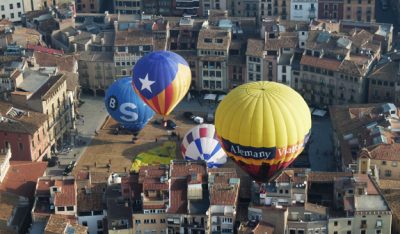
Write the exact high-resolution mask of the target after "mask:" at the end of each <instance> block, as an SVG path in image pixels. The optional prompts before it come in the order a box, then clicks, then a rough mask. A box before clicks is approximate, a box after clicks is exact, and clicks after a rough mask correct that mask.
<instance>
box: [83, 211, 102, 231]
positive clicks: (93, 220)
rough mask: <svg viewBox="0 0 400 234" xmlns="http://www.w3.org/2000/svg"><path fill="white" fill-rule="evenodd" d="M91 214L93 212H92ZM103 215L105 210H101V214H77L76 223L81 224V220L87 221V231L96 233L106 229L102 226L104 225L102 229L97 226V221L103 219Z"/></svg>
mask: <svg viewBox="0 0 400 234" xmlns="http://www.w3.org/2000/svg"><path fill="white" fill-rule="evenodd" d="M92 214H93V212H92ZM105 216H106V212H105V211H103V214H102V215H92V216H78V223H79V224H80V225H82V224H83V222H87V227H88V231H89V233H97V232H98V231H102V230H105V229H107V227H104V226H103V228H102V229H98V228H97V221H103V219H104V217H105Z"/></svg>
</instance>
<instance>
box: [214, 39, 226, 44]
mask: <svg viewBox="0 0 400 234" xmlns="http://www.w3.org/2000/svg"><path fill="white" fill-rule="evenodd" d="M215 42H216V43H218V44H221V43H223V42H224V40H223V39H221V38H217V39H215Z"/></svg>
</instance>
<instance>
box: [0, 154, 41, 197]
mask: <svg viewBox="0 0 400 234" xmlns="http://www.w3.org/2000/svg"><path fill="white" fill-rule="evenodd" d="M46 168H47V163H46V162H28V161H11V162H10V167H9V169H8V172H7V174H6V176H5V178H4V180H3V182H2V183H1V184H0V190H3V191H8V192H12V193H14V194H17V195H20V196H24V197H28V198H32V197H33V196H34V193H35V187H36V181H37V179H38V178H39V177H41V176H43V174H44V173H45V171H46ZM27 171H29V173H26V172H27Z"/></svg>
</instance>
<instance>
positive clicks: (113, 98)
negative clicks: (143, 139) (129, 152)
mask: <svg viewBox="0 0 400 234" xmlns="http://www.w3.org/2000/svg"><path fill="white" fill-rule="evenodd" d="M104 101H105V105H106V108H107V111H108V113H109V114H110V115H111V117H112V118H113V119H115V120H116V121H117V122H119V123H120V124H121V125H122V126H123V127H124V128H126V129H129V130H131V131H133V132H138V131H140V130H141V129H142V128H143V127H144V126H145V125H146V124H147V122H149V120H150V119H151V118H152V117H153V115H154V111H153V110H152V109H151V108H150V107H149V106H148V105H147V104H146V103H144V102H143V101H142V99H141V98H140V97H139V96H138V95H137V94H136V93H135V91H133V87H132V78H130V77H125V78H121V79H119V80H117V81H115V82H114V83H113V84H112V85H111V86H110V87H109V88H108V89H107V92H106V96H105V100H104Z"/></svg>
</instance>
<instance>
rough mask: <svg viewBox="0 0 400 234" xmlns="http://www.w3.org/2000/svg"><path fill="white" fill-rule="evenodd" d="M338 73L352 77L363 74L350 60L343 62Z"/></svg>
mask: <svg viewBox="0 0 400 234" xmlns="http://www.w3.org/2000/svg"><path fill="white" fill-rule="evenodd" d="M338 70H339V71H340V72H343V73H345V74H349V75H352V76H362V75H364V73H363V72H362V71H361V70H360V68H359V67H358V66H357V65H356V64H355V62H354V61H351V60H346V59H345V60H343V61H342V63H341V64H340V66H339V69H338Z"/></svg>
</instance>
